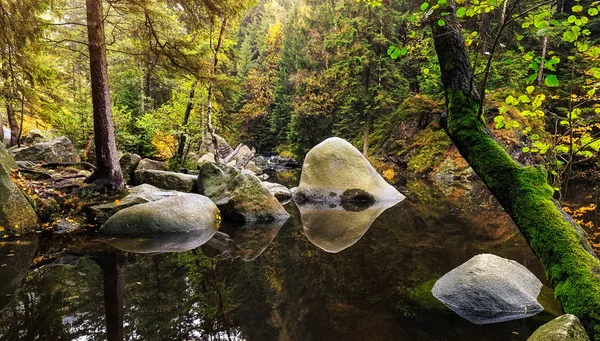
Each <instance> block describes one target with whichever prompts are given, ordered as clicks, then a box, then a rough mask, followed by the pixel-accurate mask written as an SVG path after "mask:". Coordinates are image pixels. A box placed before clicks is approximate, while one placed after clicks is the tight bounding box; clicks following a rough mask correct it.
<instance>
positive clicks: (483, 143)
mask: <svg viewBox="0 0 600 341" xmlns="http://www.w3.org/2000/svg"><path fill="white" fill-rule="evenodd" d="M441 12H449V13H450V14H449V15H446V16H444V17H443V20H444V22H445V25H443V26H440V25H439V24H438V20H439V19H441V17H437V18H436V17H435V16H436V14H435V13H434V15H433V17H432V18H431V19H432V23H433V25H432V32H433V35H434V42H435V50H436V53H437V55H438V59H439V63H440V69H441V75H442V83H443V86H444V90H445V93H446V100H447V103H446V104H447V117H446V122H445V127H446V131H447V133H448V135H449V136H450V139H451V140H452V142H453V143H454V144H455V145H456V147H457V148H458V150H459V151H460V153H461V154H462V156H463V157H464V158H465V159H466V160H467V161H468V162H469V164H470V165H471V167H472V168H473V170H474V171H475V172H476V173H477V175H479V177H480V178H481V179H482V180H483V182H484V183H485V184H486V185H487V187H488V188H489V190H490V191H491V192H492V194H493V195H494V196H495V197H496V198H497V199H498V201H499V202H500V204H501V205H502V206H503V207H504V209H505V210H506V212H508V214H509V215H510V216H511V217H512V219H513V220H514V222H515V223H516V224H517V226H518V227H519V229H520V230H521V232H522V233H523V235H524V236H525V238H526V239H527V241H528V242H529V244H530V246H531V248H532V249H533V251H534V252H535V254H536V255H537V256H538V257H539V259H540V260H541V262H542V264H543V265H544V267H545V269H546V275H547V277H548V280H549V281H550V282H551V283H552V285H553V286H554V288H555V296H556V298H557V299H558V301H559V302H560V303H561V304H562V306H563V309H564V311H565V312H567V313H571V314H574V315H576V316H578V317H579V318H580V319H581V320H582V322H583V323H584V325H585V326H586V328H587V329H588V332H589V333H590V334H591V335H592V337H593V339H595V340H600V261H599V260H598V258H597V256H596V255H595V254H594V252H593V251H592V249H591V248H590V245H589V243H588V242H587V240H586V235H585V232H584V231H583V230H582V229H581V228H580V227H579V226H578V225H577V223H575V221H573V219H572V218H571V217H570V216H569V215H568V214H566V213H565V212H564V211H563V210H562V208H561V207H560V205H559V203H558V202H557V201H555V200H554V199H553V198H552V196H553V189H552V188H551V187H550V186H549V185H548V183H547V179H546V178H547V175H546V173H545V172H544V171H542V170H540V169H538V168H535V167H532V166H523V165H521V164H519V163H518V162H517V161H515V160H514V159H512V157H511V156H510V155H509V154H508V153H507V152H506V151H505V150H504V149H503V148H502V146H501V145H500V143H499V142H498V140H497V139H496V138H495V137H494V136H493V135H492V133H491V132H490V131H489V130H488V129H487V127H486V125H485V123H484V121H483V118H482V117H480V116H479V114H478V109H479V95H478V94H477V92H476V91H475V87H474V86H473V79H472V75H473V70H472V68H471V64H470V62H469V56H468V54H467V50H466V48H465V44H464V40H463V37H462V34H461V31H460V28H459V27H460V26H459V25H458V22H457V20H456V15H455V8H454V1H453V0H452V1H448V6H447V7H446V8H443V9H440V13H441Z"/></svg>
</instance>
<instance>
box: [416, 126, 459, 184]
mask: <svg viewBox="0 0 600 341" xmlns="http://www.w3.org/2000/svg"><path fill="white" fill-rule="evenodd" d="M451 144H452V142H451V141H450V140H449V139H448V135H446V133H445V132H444V131H443V130H441V129H438V130H433V129H431V128H427V129H425V130H422V131H420V132H419V133H418V134H417V135H416V136H415V140H414V142H413V144H412V145H411V147H410V148H411V149H413V150H416V154H415V155H413V156H411V157H410V158H409V159H408V170H409V171H410V172H411V173H415V174H427V173H429V172H430V171H431V170H432V169H433V168H434V167H435V166H437V165H438V164H439V163H440V162H441V161H443V157H444V155H446V152H447V151H448V147H450V145H451Z"/></svg>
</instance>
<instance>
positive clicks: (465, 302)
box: [431, 254, 544, 324]
mask: <svg viewBox="0 0 600 341" xmlns="http://www.w3.org/2000/svg"><path fill="white" fill-rule="evenodd" d="M541 288H542V283H541V282H540V281H539V280H538V279H537V277H535V275H534V274H532V273H531V271H529V270H528V269H527V268H526V267H524V266H523V265H521V264H519V263H517V262H515V261H513V260H509V259H506V258H501V257H498V256H495V255H491V254H481V255H477V256H475V257H473V258H471V259H469V260H468V261H467V262H465V263H463V264H462V265H460V266H459V267H457V268H455V269H453V270H452V271H450V272H448V273H447V274H445V275H444V276H443V277H442V278H440V279H439V280H438V281H437V282H436V283H435V285H434V286H433V289H432V290H431V292H432V294H433V296H435V297H436V298H437V299H438V300H440V301H441V302H442V303H444V304H445V305H446V306H447V307H448V308H450V309H451V310H452V311H454V312H455V313H457V314H458V315H460V316H461V317H463V318H465V319H467V320H469V321H471V322H473V323H475V324H488V323H497V322H504V321H510V320H516V319H521V318H525V317H529V316H532V315H535V314H537V313H539V312H541V311H543V310H544V308H543V307H542V306H541V305H540V304H539V303H538V302H537V297H538V295H539V293H540V290H541Z"/></svg>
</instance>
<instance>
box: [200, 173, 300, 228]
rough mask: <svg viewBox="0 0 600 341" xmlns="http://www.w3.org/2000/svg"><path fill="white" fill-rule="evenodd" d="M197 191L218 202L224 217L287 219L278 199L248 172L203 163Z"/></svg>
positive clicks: (240, 219)
mask: <svg viewBox="0 0 600 341" xmlns="http://www.w3.org/2000/svg"><path fill="white" fill-rule="evenodd" d="M198 193H200V194H202V195H206V196H207V197H209V198H210V199H211V200H212V201H213V202H214V203H215V204H217V206H218V207H219V209H220V210H221V214H222V215H223V218H225V219H229V220H236V221H242V222H253V221H273V220H284V219H288V218H289V214H288V213H287V212H286V211H285V209H284V208H283V206H281V204H280V203H279V201H278V200H277V198H275V196H274V195H273V194H271V192H270V191H269V190H268V189H267V188H266V187H265V186H263V184H262V183H261V181H260V180H259V179H258V178H257V177H256V175H254V174H253V173H252V172H250V171H246V170H244V171H240V170H237V169H235V168H233V167H229V166H226V165H220V164H216V163H211V162H206V163H204V164H202V165H201V166H200V168H199V174H198Z"/></svg>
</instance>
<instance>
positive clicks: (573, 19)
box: [421, 6, 577, 24]
mask: <svg viewBox="0 0 600 341" xmlns="http://www.w3.org/2000/svg"><path fill="white" fill-rule="evenodd" d="M421 7H422V6H421ZM575 20H577V17H576V16H574V15H570V16H569V17H568V18H567V21H568V22H569V23H571V24H572V23H574V22H575Z"/></svg>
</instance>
